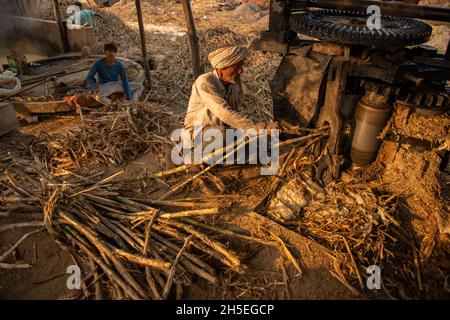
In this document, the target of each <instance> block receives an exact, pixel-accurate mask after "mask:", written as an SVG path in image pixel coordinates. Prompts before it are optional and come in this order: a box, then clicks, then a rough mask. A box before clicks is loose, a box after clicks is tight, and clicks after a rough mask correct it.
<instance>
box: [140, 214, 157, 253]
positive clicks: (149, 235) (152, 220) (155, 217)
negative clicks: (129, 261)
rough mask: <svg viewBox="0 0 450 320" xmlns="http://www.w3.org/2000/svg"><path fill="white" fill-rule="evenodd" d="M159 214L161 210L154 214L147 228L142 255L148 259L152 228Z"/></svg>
mask: <svg viewBox="0 0 450 320" xmlns="http://www.w3.org/2000/svg"><path fill="white" fill-rule="evenodd" d="M159 212H160V211H159V210H156V211H155V213H153V216H152V218H151V219H150V222H149V223H148V225H147V226H146V228H145V242H144V249H143V250H142V255H143V256H144V257H146V256H147V255H148V246H149V244H150V237H151V231H152V226H153V224H154V223H155V221H156V219H157V218H158V216H159Z"/></svg>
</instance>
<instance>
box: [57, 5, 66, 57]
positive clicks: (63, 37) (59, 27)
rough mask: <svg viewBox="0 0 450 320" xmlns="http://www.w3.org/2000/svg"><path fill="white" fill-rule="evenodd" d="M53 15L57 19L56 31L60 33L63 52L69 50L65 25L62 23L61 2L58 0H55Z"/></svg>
mask: <svg viewBox="0 0 450 320" xmlns="http://www.w3.org/2000/svg"><path fill="white" fill-rule="evenodd" d="M53 15H54V16H55V20H56V32H57V33H58V38H59V42H60V46H61V50H62V52H63V53H64V52H67V51H68V45H67V39H66V35H65V33H64V27H63V25H62V20H61V14H60V12H59V2H58V0H53Z"/></svg>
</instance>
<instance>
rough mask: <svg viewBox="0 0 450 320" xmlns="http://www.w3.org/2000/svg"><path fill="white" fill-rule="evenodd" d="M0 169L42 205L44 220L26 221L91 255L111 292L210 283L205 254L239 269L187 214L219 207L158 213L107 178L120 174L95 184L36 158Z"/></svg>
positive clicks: (158, 291)
mask: <svg viewBox="0 0 450 320" xmlns="http://www.w3.org/2000/svg"><path fill="white" fill-rule="evenodd" d="M4 173H5V176H6V178H7V182H2V184H3V185H4V186H6V187H7V188H9V189H10V190H11V191H13V192H14V193H16V194H18V195H20V196H21V197H24V199H26V200H27V202H28V203H30V206H34V207H36V208H40V209H41V210H42V211H43V222H42V223H36V222H33V224H32V225H33V226H45V228H46V229H47V230H48V231H49V233H50V234H51V235H53V236H54V237H55V238H57V239H58V240H60V241H62V242H66V243H71V244H73V247H74V248H76V252H75V254H77V253H78V252H80V253H82V256H84V257H88V258H89V259H90V260H91V261H93V263H94V265H96V266H98V268H100V269H101V270H102V271H103V274H104V282H106V283H108V284H109V285H110V287H112V288H114V295H112V294H111V296H114V297H119V298H131V299H149V298H151V299H166V298H168V297H169V293H170V292H171V288H172V284H175V285H176V288H177V290H176V297H177V298H180V297H181V292H182V291H181V290H182V288H183V286H184V285H189V284H190V283H191V277H192V276H197V277H199V278H201V279H204V280H206V281H208V282H209V283H215V282H216V281H217V279H216V276H215V269H214V268H213V267H212V266H210V265H209V264H208V263H206V262H205V261H204V257H208V258H209V259H213V260H215V261H216V264H221V265H223V266H225V267H228V268H230V269H233V270H236V271H239V270H241V269H242V268H243V266H242V265H241V262H240V258H239V257H238V255H237V254H236V253H234V252H232V251H231V250H229V249H228V248H226V247H225V245H223V244H222V243H220V242H218V241H217V240H215V239H214V238H213V236H211V235H209V234H206V233H204V232H202V231H200V230H214V227H212V228H208V225H207V224H205V223H202V222H200V221H199V220H196V219H194V218H192V217H194V216H197V217H198V216H205V215H215V214H219V213H220V211H221V209H220V208H219V207H218V206H214V207H208V208H204V209H198V210H187V211H181V212H180V211H179V212H166V211H162V210H160V209H157V206H156V205H149V204H148V202H145V201H144V200H139V199H135V198H133V199H131V198H129V197H125V196H124V195H123V193H122V192H121V191H120V190H119V189H117V188H115V185H114V183H113V180H114V179H115V178H116V177H117V176H119V175H120V172H119V173H117V174H114V175H112V176H110V177H108V178H106V179H103V180H102V181H99V182H96V183H94V182H92V181H91V182H89V180H88V179H86V178H83V177H81V176H78V175H77V176H73V177H72V179H71V180H70V182H67V181H62V180H60V179H59V178H58V177H55V176H53V175H51V173H49V172H47V171H46V170H45V169H44V168H42V167H41V166H40V164H39V163H38V164H36V163H31V162H30V163H29V165H28V166H25V162H24V161H18V162H11V163H9V165H8V168H7V169H6V170H5V172H4ZM77 179H78V182H77ZM146 203H147V204H146ZM158 204H159V205H160V206H161V205H164V204H165V203H162V202H161V201H160V202H159V203H158ZM166 205H167V204H166ZM189 217H190V218H189ZM23 226H26V225H23ZM30 226H31V225H30ZM6 227H7V226H6ZM6 227H5V226H2V228H6ZM205 227H206V228H205ZM216 234H218V233H216Z"/></svg>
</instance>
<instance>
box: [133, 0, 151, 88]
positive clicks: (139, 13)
mask: <svg viewBox="0 0 450 320" xmlns="http://www.w3.org/2000/svg"><path fill="white" fill-rule="evenodd" d="M135 4H136V14H137V18H138V23H139V36H140V37H141V50H142V59H143V60H144V62H143V64H144V70H145V79H146V80H147V87H148V88H150V66H149V65H148V57H147V45H146V43H145V27H144V22H143V20H142V7H141V0H135Z"/></svg>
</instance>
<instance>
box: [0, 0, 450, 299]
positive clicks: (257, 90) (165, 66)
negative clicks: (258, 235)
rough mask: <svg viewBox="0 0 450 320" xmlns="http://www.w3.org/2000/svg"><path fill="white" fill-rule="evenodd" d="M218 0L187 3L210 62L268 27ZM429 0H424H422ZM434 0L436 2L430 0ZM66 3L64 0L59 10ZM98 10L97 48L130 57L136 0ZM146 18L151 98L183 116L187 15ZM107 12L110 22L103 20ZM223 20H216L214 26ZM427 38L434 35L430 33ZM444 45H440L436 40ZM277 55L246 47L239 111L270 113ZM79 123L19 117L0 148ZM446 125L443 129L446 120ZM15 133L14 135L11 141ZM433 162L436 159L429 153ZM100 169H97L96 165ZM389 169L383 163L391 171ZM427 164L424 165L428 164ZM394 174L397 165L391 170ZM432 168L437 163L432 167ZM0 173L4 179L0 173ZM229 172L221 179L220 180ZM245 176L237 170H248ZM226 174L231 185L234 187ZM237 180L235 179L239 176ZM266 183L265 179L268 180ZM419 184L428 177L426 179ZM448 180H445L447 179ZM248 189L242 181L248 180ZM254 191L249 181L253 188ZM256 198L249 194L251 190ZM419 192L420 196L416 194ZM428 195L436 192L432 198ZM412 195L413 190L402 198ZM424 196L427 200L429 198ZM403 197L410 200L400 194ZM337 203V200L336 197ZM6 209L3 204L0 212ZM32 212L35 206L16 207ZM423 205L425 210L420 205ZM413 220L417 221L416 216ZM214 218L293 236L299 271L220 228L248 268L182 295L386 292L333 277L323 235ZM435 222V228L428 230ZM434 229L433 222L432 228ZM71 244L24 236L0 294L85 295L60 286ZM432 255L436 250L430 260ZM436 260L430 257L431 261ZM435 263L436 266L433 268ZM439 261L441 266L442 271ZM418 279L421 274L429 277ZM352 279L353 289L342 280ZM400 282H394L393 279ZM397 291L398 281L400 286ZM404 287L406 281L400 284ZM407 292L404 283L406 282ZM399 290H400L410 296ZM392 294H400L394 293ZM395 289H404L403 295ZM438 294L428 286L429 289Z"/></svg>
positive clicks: (177, 10)
mask: <svg viewBox="0 0 450 320" xmlns="http://www.w3.org/2000/svg"><path fill="white" fill-rule="evenodd" d="M66 2H67V3H68V4H70V3H71V2H70V1H66ZM222 2H224V1H218V0H197V1H195V0H193V1H192V7H193V11H194V16H195V22H196V26H197V30H198V31H199V36H200V39H201V42H200V46H201V51H202V57H203V64H204V66H205V68H206V69H207V68H209V67H208V63H207V61H206V59H205V57H206V53H207V52H209V51H211V50H213V49H215V48H217V47H219V46H221V45H223V44H226V43H234V44H242V45H248V44H249V42H250V41H251V39H252V38H254V37H255V36H257V35H258V33H259V32H260V31H262V30H264V29H265V28H266V25H267V23H268V16H267V15H264V14H261V13H259V12H250V11H244V10H241V11H237V12H233V11H230V10H224V9H222V8H221V7H220V6H219V3H222ZM427 2H430V1H427ZM433 4H434V3H433ZM64 9H65V7H64V6H63V8H62V10H64ZM96 10H99V11H101V13H102V15H103V17H101V18H96V31H97V38H98V40H99V45H98V48H97V49H98V50H100V48H101V44H102V43H104V42H107V41H111V40H114V41H117V42H118V43H119V50H120V52H119V54H120V55H123V56H125V57H128V58H133V59H136V60H138V61H139V60H140V59H141V58H140V49H139V46H138V35H137V33H136V18H135V7H134V1H131V0H121V1H119V2H118V3H117V4H115V5H114V6H112V7H110V8H102V9H96ZM143 13H144V23H145V24H146V29H147V33H146V37H147V50H148V52H149V55H150V57H151V58H152V60H154V63H155V65H156V68H155V70H153V71H152V72H151V73H152V84H151V91H150V101H154V102H158V103H163V104H165V105H166V107H167V108H168V109H170V110H171V111H173V112H175V113H176V114H177V115H179V116H180V117H183V115H184V113H185V110H186V105H187V101H188V97H189V93H190V86H191V83H192V79H193V75H192V72H191V71H190V70H189V65H190V62H189V51H188V43H187V37H186V34H185V24H184V19H183V11H182V8H181V4H179V3H178V1H175V0H147V1H143ZM40 16H41V17H44V18H45V17H51V12H50V11H48V7H46V6H45V3H44V4H43V5H42V8H41V14H40ZM105 21H106V22H107V23H105ZM219 26H220V27H219ZM435 33H436V34H437V37H435V38H434V39H433V40H432V43H434V44H438V45H440V44H441V43H443V41H442V39H443V38H446V37H447V38H448V26H435ZM433 41H434V42H433ZM440 49H441V48H440ZM279 61H280V57H279V56H277V55H273V54H263V53H259V52H255V53H252V59H250V62H249V63H248V66H246V68H247V69H248V70H250V72H249V74H251V77H250V76H248V77H247V78H245V77H244V82H246V83H247V84H246V87H245V88H244V89H245V90H246V93H247V95H246V101H245V103H244V107H243V110H241V111H243V112H244V113H246V114H247V115H250V116H252V117H254V118H258V119H261V120H264V119H268V118H270V117H271V105H270V101H271V96H270V90H269V85H268V80H269V79H271V77H272V76H273V74H274V72H275V70H276V67H277V65H278V63H279ZM79 124H80V120H79V117H78V116H76V115H61V116H53V117H50V118H48V119H43V121H40V122H39V123H37V124H33V125H27V126H23V127H22V128H21V129H20V131H18V132H14V133H11V134H9V135H7V136H4V137H2V138H1V139H0V150H1V151H0V157H6V156H8V152H10V151H17V148H19V149H20V148H23V149H24V150H25V149H27V147H28V146H29V144H30V139H33V138H37V137H39V135H41V134H49V135H51V134H53V133H57V132H59V131H62V130H64V129H68V128H71V127H75V126H77V125H79ZM445 132H446V133H447V134H448V128H447V131H445V130H444V134H445ZM17 141H19V143H18V142H17ZM407 156H408V154H407V153H405V152H403V153H400V154H399V156H398V157H397V159H396V161H405V160H404V159H403V158H404V157H407ZM436 162H437V160H436ZM414 167H415V166H414V164H411V167H405V168H403V169H402V170H403V172H400V173H399V172H398V170H399V169H398V167H397V166H395V164H392V165H391V166H390V167H389V168H388V172H391V173H393V174H392V175H390V176H387V177H385V179H387V180H388V179H389V178H390V179H394V178H397V179H398V180H395V179H394V180H395V181H387V182H388V183H392V185H393V186H397V188H393V190H391V191H392V192H393V193H396V192H401V191H403V189H402V188H401V184H402V181H401V179H404V177H405V175H406V176H407V175H408V172H409V170H412V169H414ZM118 169H124V170H125V172H126V173H125V175H126V176H133V175H139V174H141V173H142V172H143V171H150V172H158V171H160V170H162V169H164V168H163V166H162V165H161V164H160V158H159V157H158V156H156V155H155V154H153V153H147V154H143V155H141V156H140V157H138V158H136V159H134V160H133V161H132V162H131V163H128V164H125V165H123V166H120V167H119V168H115V170H118ZM99 170H100V169H99ZM389 170H390V171H389ZM425 171H426V170H425ZM394 174H398V176H395V175H394ZM421 174H422V173H420V172H417V174H416V175H415V176H414V177H419V179H420V175H421ZM431 174H434V173H430V175H431ZM253 176H257V174H256V173H255V170H254V169H251V168H250V169H248V170H244V171H240V170H239V169H233V170H230V172H229V173H227V174H225V181H231V182H233V181H236V180H237V179H240V178H241V177H244V178H245V179H248V180H246V181H247V183H248V185H250V189H252V188H251V185H252V182H255V180H257V179H256V178H252V177H253ZM0 179H4V178H3V177H1V178H0ZM227 179H228V180H227ZM245 179H244V180H245ZM248 185H247V186H248ZM233 187H234V185H233V184H231V183H230V185H229V186H228V188H230V189H232V188H233ZM241 187H242V186H241ZM266 187H268V186H267V185H266ZM423 187H426V185H425V186H423ZM447 188H448V187H447ZM247 191H249V190H248V189H247ZM251 191H254V190H251ZM263 191H264V190H259V191H256V192H249V193H248V196H249V198H248V202H249V203H251V202H252V201H257V197H258V196H261V194H262V193H263ZM208 192H209V189H208V188H204V189H203V190H202V192H198V191H197V192H190V193H189V194H186V196H191V197H192V196H199V195H201V196H205V195H208ZM424 194H425V195H424V196H423V195H422V196H423V197H429V198H432V197H433V195H430V193H427V192H425V193H424ZM252 196H253V197H254V198H251V197H252ZM423 197H422V200H423ZM432 199H434V198H432ZM414 200H416V201H417V199H410V200H409V201H413V202H414ZM430 201H431V200H430ZM406 203H407V204H408V205H413V204H411V202H408V201H406ZM339 205H341V204H339ZM422 207H423V209H424V210H425V211H426V210H427V203H425V204H424V205H422ZM2 211H3V210H2V209H0V212H2ZM21 214H22V213H17V214H15V215H14V216H10V217H6V218H2V217H0V226H2V225H7V224H9V223H13V222H14V223H16V222H22V221H25V220H26V221H40V220H41V218H39V217H33V218H31V219H30V217H31V216H29V217H28V218H23V217H21V216H20V215H21ZM23 214H24V215H29V214H33V213H23ZM423 214H425V215H426V212H424V213H423ZM417 220H418V221H422V220H421V218H420V217H419V218H418V219H417ZM220 223H221V224H222V225H224V226H227V227H229V228H232V229H233V230H244V231H250V232H252V233H253V232H257V230H270V231H272V232H274V233H275V234H277V235H278V236H279V237H280V238H282V239H283V240H284V241H286V243H288V244H289V245H290V249H291V250H292V252H293V254H294V255H295V258H296V259H297V260H298V261H299V265H300V268H301V270H302V273H301V274H299V272H298V270H297V269H296V268H295V267H294V266H293V265H292V264H291V263H290V262H289V261H288V260H287V259H286V257H285V256H283V255H282V254H280V251H279V250H276V249H274V248H271V247H265V246H262V245H257V244H254V243H251V242H247V241H242V240H236V239H234V238H231V237H223V238H222V239H221V241H223V243H226V244H227V245H228V246H229V247H230V248H233V249H234V250H235V251H237V252H242V253H243V255H244V257H243V262H244V264H245V265H246V266H247V269H246V272H245V274H237V273H234V272H230V271H229V270H224V269H222V270H220V273H219V274H220V281H219V283H217V284H216V285H214V286H211V285H209V284H208V283H206V282H205V281H204V280H201V279H197V278H194V281H193V282H192V285H191V286H189V287H187V288H185V289H184V292H183V296H182V297H183V298H184V299H365V298H367V297H370V298H375V299H376V298H382V299H386V298H390V296H389V294H387V293H386V292H382V293H379V294H378V293H373V292H368V290H367V289H365V290H362V291H363V292H364V293H366V294H367V295H366V296H365V295H360V294H357V293H355V292H354V291H353V290H352V288H351V286H350V285H348V284H346V283H343V282H342V280H338V278H337V277H336V276H333V274H332V272H330V271H331V270H334V265H335V264H336V257H335V255H334V254H333V252H332V250H330V248H329V247H327V246H326V245H323V244H321V243H319V242H317V241H313V240H312V239H311V238H310V237H306V236H303V235H300V233H297V232H293V231H291V230H289V229H288V228H283V227H281V226H280V225H278V224H276V223H274V222H273V221H272V220H270V219H268V218H266V217H262V216H261V217H255V216H248V215H243V214H227V215H225V216H223V217H221V221H220ZM427 227H429V228H434V229H436V227H437V225H432V226H431V227H430V226H428V225H425V224H424V226H423V228H425V232H426V231H427V230H428V229H426V228H427ZM434 229H433V230H434ZM32 230H34V229H27V228H21V229H18V230H10V231H5V232H1V233H0V253H3V252H5V251H6V250H8V248H9V247H10V246H11V245H12V244H14V243H15V242H16V241H17V240H18V239H20V237H22V236H23V234H24V233H26V232H28V231H32ZM433 230H432V231H433ZM430 241H431V242H433V243H434V242H435V241H437V240H436V239H431V240H429V241H428V245H427V244H426V246H428V247H430V248H431V250H432V251H433V248H434V246H432V245H430V244H429V243H430ZM443 250H444V254H441V255H438V256H433V255H431V252H430V256H431V258H430V259H431V260H430V262H429V263H428V264H427V266H432V267H430V268H429V270H427V269H424V270H423V271H424V275H425V277H426V279H433V281H435V280H436V279H437V280H436V281H437V284H432V283H433V281H431V280H430V282H429V283H428V282H427V284H426V285H427V286H430V288H429V289H428V290H429V291H433V289H434V287H433V285H435V286H436V287H439V289H440V291H439V293H437V294H436V296H437V298H448V297H450V296H449V292H450V291H449V289H448V277H449V273H448V272H449V270H450V266H449V265H448V260H447V261H446V257H447V258H448V252H445V248H444V249H443ZM69 252H70V250H67V249H66V248H64V246H63V245H62V244H61V243H58V242H56V241H55V240H54V239H53V238H52V237H51V236H50V235H49V234H48V233H47V232H46V231H42V232H40V233H37V234H34V235H31V236H30V237H29V238H28V239H26V240H25V241H24V242H23V243H22V244H21V245H20V246H19V248H18V249H16V250H15V254H14V256H13V258H12V259H13V260H14V261H26V262H31V263H32V265H33V267H32V268H29V269H25V270H0V298H1V299H73V298H78V299H80V298H92V297H91V296H89V295H88V294H85V293H84V291H86V288H85V287H83V290H69V289H67V286H66V281H67V277H68V274H67V273H66V269H67V267H68V266H70V265H73V264H78V265H80V266H82V270H83V275H84V278H85V279H86V278H87V277H89V276H90V274H89V268H87V267H86V265H87V262H86V261H76V260H75V261H74V259H76V257H73V256H71V254H70V253H69ZM433 259H434V260H433ZM436 266H437V267H436ZM437 270H438V271H437ZM441 270H442V271H441ZM426 279H425V280H426ZM349 287H350V289H349ZM399 287H401V286H399ZM399 291H401V289H399ZM406 291H408V290H406ZM408 295H409V292H408ZM408 295H406V294H404V296H403V297H404V298H405V299H406V298H408ZM395 296H397V295H395ZM400 296H401V295H400ZM436 296H433V297H434V298H436Z"/></svg>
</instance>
